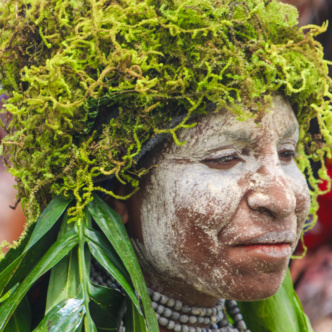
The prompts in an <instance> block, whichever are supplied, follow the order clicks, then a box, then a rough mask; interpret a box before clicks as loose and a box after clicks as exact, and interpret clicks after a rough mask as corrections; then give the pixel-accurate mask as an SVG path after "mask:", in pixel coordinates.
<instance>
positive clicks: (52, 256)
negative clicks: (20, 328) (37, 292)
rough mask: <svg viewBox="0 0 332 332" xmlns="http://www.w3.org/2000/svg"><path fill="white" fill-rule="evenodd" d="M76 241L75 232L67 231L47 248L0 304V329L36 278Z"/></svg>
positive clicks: (0, 329) (60, 257) (58, 259)
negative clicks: (27, 273)
mask: <svg viewBox="0 0 332 332" xmlns="http://www.w3.org/2000/svg"><path fill="white" fill-rule="evenodd" d="M77 242H78V238H77V233H76V232H69V233H67V234H66V235H65V236H64V237H63V238H61V239H58V240H57V241H56V242H55V243H54V244H53V245H52V246H51V247H50V248H49V250H48V251H47V252H46V254H45V255H44V256H43V257H42V258H41V260H40V261H39V262H38V263H37V265H36V266H35V267H34V268H33V269H32V271H31V272H30V274H29V275H28V276H27V277H26V278H25V279H24V280H23V282H22V283H21V284H20V286H19V287H18V288H17V289H16V290H15V292H14V293H13V294H12V295H11V296H10V297H9V298H8V299H7V300H6V301H5V302H4V303H3V304H2V305H1V306H0V331H3V330H4V328H5V326H6V324H7V323H8V321H9V319H10V317H11V316H12V314H13V313H14V311H15V309H16V308H17V306H18V304H19V303H20V302H21V300H22V298H23V297H24V295H25V294H26V292H27V291H28V290H29V289H30V287H31V286H32V285H33V284H34V283H35V282H36V281H37V280H38V278H40V277H41V276H42V275H43V274H44V273H46V272H47V271H48V270H49V269H51V268H52V267H53V266H54V265H56V264H57V263H58V262H59V261H60V260H61V259H62V258H63V257H64V256H65V255H67V254H68V253H69V251H70V250H71V249H72V248H73V247H74V246H75V245H76V244H77Z"/></svg>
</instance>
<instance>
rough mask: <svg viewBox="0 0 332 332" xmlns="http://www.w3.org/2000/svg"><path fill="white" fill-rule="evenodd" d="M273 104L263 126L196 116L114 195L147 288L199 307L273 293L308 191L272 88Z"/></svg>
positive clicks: (225, 116) (290, 124)
mask: <svg viewBox="0 0 332 332" xmlns="http://www.w3.org/2000/svg"><path fill="white" fill-rule="evenodd" d="M271 111H272V112H271V113H268V114H266V115H265V116H264V117H263V119H262V121H261V123H260V126H257V124H255V123H254V120H253V119H248V120H247V121H245V122H239V121H238V120H236V117H235V116H234V115H232V114H231V113H230V112H228V111H226V110H221V111H218V112H217V113H213V114H211V115H209V116H207V117H205V118H202V119H200V120H199V121H198V124H197V125H196V126H195V127H194V128H193V129H189V130H184V131H183V132H182V133H181V135H180V139H181V140H187V144H185V145H184V146H177V145H176V144H175V143H174V142H170V143H167V144H166V145H165V147H164V148H163V149H162V150H161V151H160V153H158V155H157V154H156V156H155V160H154V162H155V163H156V164H157V165H158V167H155V168H153V169H152V170H151V171H150V173H149V174H148V175H147V176H146V177H145V178H144V179H143V181H142V185H141V189H140V191H139V192H138V193H137V194H135V195H134V196H133V197H132V198H131V199H130V200H129V201H127V202H118V203H117V206H116V209H117V210H118V211H119V212H120V214H121V215H122V218H123V220H124V222H125V223H126V224H127V229H128V232H129V235H130V236H131V238H132V239H133V243H134V244H135V246H136V249H137V251H138V257H139V260H140V263H141V266H142V269H143V273H144V275H145V278H146V280H147V284H148V286H149V287H151V288H152V289H154V290H156V291H159V292H161V293H164V294H166V295H168V296H172V297H175V298H176V299H180V300H182V301H183V302H185V303H187V304H189V305H197V306H212V305H214V304H215V302H216V300H217V299H218V298H221V297H222V298H226V299H236V300H244V301H246V300H249V301H251V300H258V299H263V298H266V297H269V296H272V295H273V294H275V293H276V292H277V290H278V289H279V287H280V285H281V283H282V280H283V278H284V276H285V272H286V269H287V265H288V262H289V259H290V256H291V253H292V251H293V250H294V248H295V246H296V244H297V242H298V240H299V237H300V233H301V229H302V227H303V224H304V221H305V219H306V217H307V214H308V210H309V205H310V198H309V192H308V188H307V185H306V181H305V179H304V177H303V175H302V174H301V172H300V171H299V170H298V168H297V166H296V164H295V161H294V158H293V157H294V153H295V150H296V144H297V140H298V124H297V121H296V118H295V115H294V113H293V111H292V108H291V106H290V105H289V103H288V102H287V101H286V100H285V99H283V98H282V97H281V96H276V97H274V99H273V107H272V110H271Z"/></svg>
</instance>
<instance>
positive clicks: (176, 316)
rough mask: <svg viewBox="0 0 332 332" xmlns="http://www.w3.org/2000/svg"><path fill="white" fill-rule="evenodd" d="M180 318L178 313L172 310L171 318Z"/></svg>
mask: <svg viewBox="0 0 332 332" xmlns="http://www.w3.org/2000/svg"><path fill="white" fill-rule="evenodd" d="M179 318H180V314H179V313H178V312H176V311H175V312H172V314H171V319H173V320H178V319H179Z"/></svg>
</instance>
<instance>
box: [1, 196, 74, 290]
mask: <svg viewBox="0 0 332 332" xmlns="http://www.w3.org/2000/svg"><path fill="white" fill-rule="evenodd" d="M71 201H72V198H65V197H63V196H56V197H55V198H54V199H53V200H52V201H51V202H50V203H49V205H48V206H47V207H46V209H45V210H44V212H43V213H42V214H41V216H40V217H39V219H38V222H37V223H36V224H34V225H31V226H30V227H29V230H28V233H27V236H26V238H25V239H24V240H23V241H22V243H21V245H20V246H19V248H17V249H14V250H9V252H8V254H7V255H6V256H5V258H4V259H3V260H2V261H1V262H0V271H1V273H0V295H1V294H2V293H3V292H6V291H8V290H9V289H10V288H12V287H13V286H14V285H15V284H16V283H17V282H20V281H21V280H22V279H23V278H24V277H26V276H27V275H28V274H29V272H30V271H31V269H32V268H33V267H34V265H35V264H36V263H37V262H38V260H39V259H40V257H41V256H42V254H43V253H44V252H46V250H47V249H48V248H49V247H50V246H51V244H52V243H53V242H54V240H55V237H56V233H57V232H56V229H55V228H54V227H53V226H54V224H55V223H56V222H57V221H58V220H59V218H60V217H61V215H62V214H63V212H64V210H65V209H66V207H67V206H68V204H69V203H70V202H71ZM30 229H31V230H30ZM51 229H52V232H50V230H51ZM45 235H46V236H45ZM27 252H29V254H28V255H26V254H27ZM25 256H27V257H25Z"/></svg>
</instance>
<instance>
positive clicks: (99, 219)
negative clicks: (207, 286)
mask: <svg viewBox="0 0 332 332" xmlns="http://www.w3.org/2000/svg"><path fill="white" fill-rule="evenodd" d="M88 209H89V212H90V213H91V215H92V217H93V219H94V220H95V222H96V223H97V224H98V226H99V227H100V229H101V230H102V231H103V233H104V234H105V235H106V237H107V239H108V240H109V241H110V243H111V244H112V246H113V247H114V249H115V251H116V252H117V254H118V255H119V257H120V258H121V260H122V262H123V264H124V266H125V267H126V269H127V271H128V273H129V275H130V277H131V280H132V283H133V285H134V286H135V289H136V291H137V292H138V294H139V296H140V297H141V300H142V304H143V308H144V314H145V318H146V323H147V326H148V330H149V331H158V329H159V328H158V323H157V319H156V315H155V313H154V311H153V308H152V306H151V301H150V297H149V294H148V292H147V288H146V284H145V281H144V278H143V275H142V272H141V268H140V266H139V263H138V261H137V258H136V254H135V251H134V249H133V247H132V245H131V243H130V240H129V237H128V235H127V232H126V229H125V227H124V225H123V222H122V220H121V217H120V216H119V215H118V214H117V213H115V212H114V211H113V210H112V209H111V208H110V207H109V206H108V205H107V204H106V203H105V202H104V201H103V200H102V199H101V198H99V197H98V196H96V195H94V200H93V201H92V202H90V203H89V205H88Z"/></svg>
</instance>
